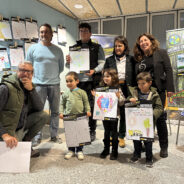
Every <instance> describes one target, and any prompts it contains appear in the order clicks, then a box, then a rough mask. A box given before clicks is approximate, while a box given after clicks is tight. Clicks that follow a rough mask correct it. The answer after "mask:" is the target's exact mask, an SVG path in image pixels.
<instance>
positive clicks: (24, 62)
mask: <svg viewBox="0 0 184 184" xmlns="http://www.w3.org/2000/svg"><path fill="white" fill-rule="evenodd" d="M20 65H31V66H32V68H33V64H32V63H31V61H21V62H20V63H19V64H18V69H19V66H20ZM33 71H34V68H33Z"/></svg>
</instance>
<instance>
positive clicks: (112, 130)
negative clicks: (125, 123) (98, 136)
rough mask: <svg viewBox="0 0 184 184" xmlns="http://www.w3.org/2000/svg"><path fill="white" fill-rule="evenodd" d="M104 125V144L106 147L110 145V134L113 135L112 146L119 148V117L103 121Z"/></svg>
mask: <svg viewBox="0 0 184 184" xmlns="http://www.w3.org/2000/svg"><path fill="white" fill-rule="evenodd" d="M103 126H104V130H105V131H104V144H105V147H106V146H107V147H109V146H110V136H112V148H113V149H117V147H118V131H117V127H118V119H116V120H113V121H106V120H104V121H103Z"/></svg>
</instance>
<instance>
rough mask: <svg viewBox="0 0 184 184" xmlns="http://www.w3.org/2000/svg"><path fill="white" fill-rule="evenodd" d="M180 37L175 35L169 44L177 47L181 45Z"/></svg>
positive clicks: (170, 38) (171, 37)
mask: <svg viewBox="0 0 184 184" xmlns="http://www.w3.org/2000/svg"><path fill="white" fill-rule="evenodd" d="M180 40H181V39H180V36H179V35H178V34H173V35H171V36H170V37H169V44H170V45H176V44H179V43H180Z"/></svg>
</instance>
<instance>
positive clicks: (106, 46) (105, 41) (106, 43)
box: [91, 34, 117, 58]
mask: <svg viewBox="0 0 184 184" xmlns="http://www.w3.org/2000/svg"><path fill="white" fill-rule="evenodd" d="M116 36H117V35H105V34H93V35H92V36H91V40H92V41H93V42H95V43H99V44H100V45H101V46H102V48H103V50H104V53H105V57H106V58H107V57H109V56H110V55H112V53H113V48H114V38H115V37H116Z"/></svg>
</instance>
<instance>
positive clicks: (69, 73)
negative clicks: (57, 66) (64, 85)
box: [66, 72, 79, 80]
mask: <svg viewBox="0 0 184 184" xmlns="http://www.w3.org/2000/svg"><path fill="white" fill-rule="evenodd" d="M66 76H73V78H74V79H75V80H79V76H78V74H77V73H76V72H68V73H67V74H66Z"/></svg>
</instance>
